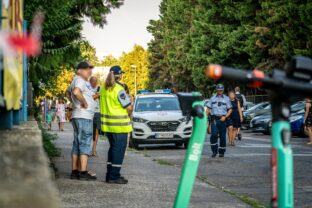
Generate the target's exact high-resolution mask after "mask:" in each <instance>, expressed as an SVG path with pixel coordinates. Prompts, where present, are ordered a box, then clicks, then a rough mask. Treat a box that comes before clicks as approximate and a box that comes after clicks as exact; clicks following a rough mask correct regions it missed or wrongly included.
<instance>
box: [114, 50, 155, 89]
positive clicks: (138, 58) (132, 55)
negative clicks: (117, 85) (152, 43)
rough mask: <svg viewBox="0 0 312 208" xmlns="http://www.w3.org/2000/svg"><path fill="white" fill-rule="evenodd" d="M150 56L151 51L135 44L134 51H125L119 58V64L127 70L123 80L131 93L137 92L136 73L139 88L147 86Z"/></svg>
mask: <svg viewBox="0 0 312 208" xmlns="http://www.w3.org/2000/svg"><path fill="white" fill-rule="evenodd" d="M148 56H149V53H148V52H147V51H146V50H145V49H144V48H143V47H142V46H139V45H135V46H134V47H133V49H132V51H130V52H129V53H123V54H122V56H121V57H120V59H119V64H120V66H121V68H122V70H123V71H125V74H124V75H123V79H122V81H123V82H124V83H125V84H127V85H128V87H129V89H130V93H131V94H135V74H136V88H137V90H140V89H146V88H147V82H148ZM135 70H136V72H135Z"/></svg>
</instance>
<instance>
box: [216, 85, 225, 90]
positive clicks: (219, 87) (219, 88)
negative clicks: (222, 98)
mask: <svg viewBox="0 0 312 208" xmlns="http://www.w3.org/2000/svg"><path fill="white" fill-rule="evenodd" d="M216 90H220V91H221V90H224V86H223V84H217V87H216Z"/></svg>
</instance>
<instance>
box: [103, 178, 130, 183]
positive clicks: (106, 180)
mask: <svg viewBox="0 0 312 208" xmlns="http://www.w3.org/2000/svg"><path fill="white" fill-rule="evenodd" d="M120 178H122V179H125V180H127V179H126V178H125V177H123V176H120ZM108 181H109V179H108V178H107V177H106V179H105V182H106V183H108ZM127 181H128V180H127Z"/></svg>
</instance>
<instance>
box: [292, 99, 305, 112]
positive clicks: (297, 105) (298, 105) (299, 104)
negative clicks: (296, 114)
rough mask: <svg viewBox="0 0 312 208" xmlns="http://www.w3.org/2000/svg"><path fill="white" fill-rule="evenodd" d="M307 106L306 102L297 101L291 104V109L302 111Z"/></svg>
mask: <svg viewBox="0 0 312 208" xmlns="http://www.w3.org/2000/svg"><path fill="white" fill-rule="evenodd" d="M304 108H305V102H303V101H301V102H297V103H295V104H293V105H292V106H291V111H300V110H303V109H304Z"/></svg>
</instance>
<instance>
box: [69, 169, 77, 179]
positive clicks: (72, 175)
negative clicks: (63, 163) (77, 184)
mask: <svg viewBox="0 0 312 208" xmlns="http://www.w3.org/2000/svg"><path fill="white" fill-rule="evenodd" d="M70 179H76V180H79V171H78V170H73V171H72V172H71V174H70Z"/></svg>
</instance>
